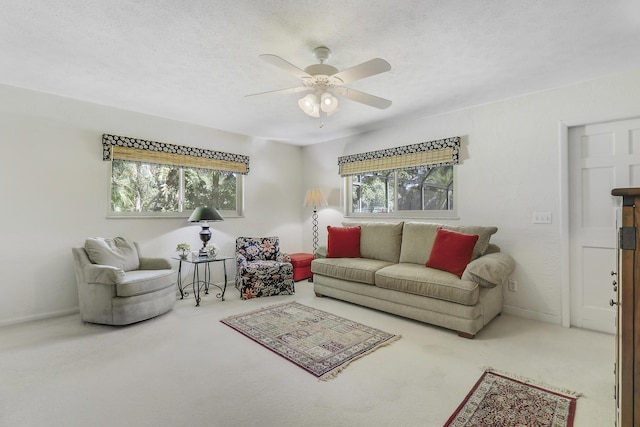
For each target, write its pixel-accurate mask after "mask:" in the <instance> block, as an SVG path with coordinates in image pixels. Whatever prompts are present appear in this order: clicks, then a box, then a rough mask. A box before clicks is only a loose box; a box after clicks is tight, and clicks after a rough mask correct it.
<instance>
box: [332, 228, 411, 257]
mask: <svg viewBox="0 0 640 427" xmlns="http://www.w3.org/2000/svg"><path fill="white" fill-rule="evenodd" d="M342 225H343V226H345V227H354V226H357V225H358V226H360V257H362V258H369V259H377V260H379V261H387V262H394V263H395V262H398V260H399V259H400V244H401V242H402V226H403V223H402V222H400V223H387V222H358V223H356V222H343V223H342Z"/></svg>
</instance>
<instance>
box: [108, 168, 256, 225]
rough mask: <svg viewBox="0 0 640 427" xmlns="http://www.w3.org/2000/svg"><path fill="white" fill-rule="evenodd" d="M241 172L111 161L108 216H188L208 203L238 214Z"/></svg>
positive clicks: (233, 214) (221, 211)
mask: <svg viewBox="0 0 640 427" xmlns="http://www.w3.org/2000/svg"><path fill="white" fill-rule="evenodd" d="M242 184H243V179H242V175H240V174H237V173H235V172H221V171H215V170H210V169H200V168H189V167H180V166H171V165H161V164H156V163H144V162H135V161H129V160H113V161H112V163H111V191H110V195H111V200H110V212H109V215H110V216H179V217H181V216H188V215H189V214H190V213H191V211H193V209H195V208H196V207H198V206H211V207H214V208H216V209H217V210H218V211H220V214H221V215H222V216H241V215H242V205H241V203H240V202H241V201H242Z"/></svg>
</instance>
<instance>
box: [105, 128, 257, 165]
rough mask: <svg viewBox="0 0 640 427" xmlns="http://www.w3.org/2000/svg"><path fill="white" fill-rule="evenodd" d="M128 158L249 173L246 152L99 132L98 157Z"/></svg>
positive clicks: (137, 160)
mask: <svg viewBox="0 0 640 427" xmlns="http://www.w3.org/2000/svg"><path fill="white" fill-rule="evenodd" d="M114 159H120V160H130V161H135V162H146V163H160V164H164V165H173V166H184V167H195V168H203V169H212V170H218V171H224V172H237V173H241V174H244V175H246V174H247V173H249V156H244V155H242V154H233V153H225V152H222V151H213V150H206V149H204V148H195V147H187V146H185V145H174V144H167V143H165V142H156V141H147V140H144V139H138V138H130V137H126V136H118V135H109V134H106V133H105V134H104V135H102V160H114Z"/></svg>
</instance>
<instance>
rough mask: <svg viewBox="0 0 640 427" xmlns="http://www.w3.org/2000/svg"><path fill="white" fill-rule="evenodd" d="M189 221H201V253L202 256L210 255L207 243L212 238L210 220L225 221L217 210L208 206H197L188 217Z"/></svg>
mask: <svg viewBox="0 0 640 427" xmlns="http://www.w3.org/2000/svg"><path fill="white" fill-rule="evenodd" d="M188 221H189V222H199V223H200V226H201V227H202V230H200V240H202V249H200V252H199V255H200V256H201V257H206V256H208V255H209V254H208V252H207V249H206V248H207V243H208V242H209V240H211V230H209V224H208V222H209V221H224V218H222V217H221V216H220V214H219V213H218V211H217V210H215V209H214V208H208V207H199V208H196V209H195V210H194V211H193V213H192V214H191V216H190V217H189V219H188Z"/></svg>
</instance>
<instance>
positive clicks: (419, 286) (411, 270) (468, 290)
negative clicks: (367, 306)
mask: <svg viewBox="0 0 640 427" xmlns="http://www.w3.org/2000/svg"><path fill="white" fill-rule="evenodd" d="M375 279H376V286H377V287H379V288H384V289H391V290H396V291H400V292H405V293H411V294H416V295H423V296H427V297H431V298H437V299H442V300H445V301H451V302H455V303H458V304H464V305H474V304H476V303H477V302H478V297H479V295H480V287H479V285H478V284H477V283H474V282H471V281H468V280H461V279H460V278H459V277H457V276H456V275H454V274H451V273H448V272H446V271H442V270H436V269H434V268H429V267H425V266H424V265H418V264H413V263H400V264H393V265H390V266H388V267H384V268H381V269H380V270H378V271H377V272H376V277H375Z"/></svg>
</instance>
